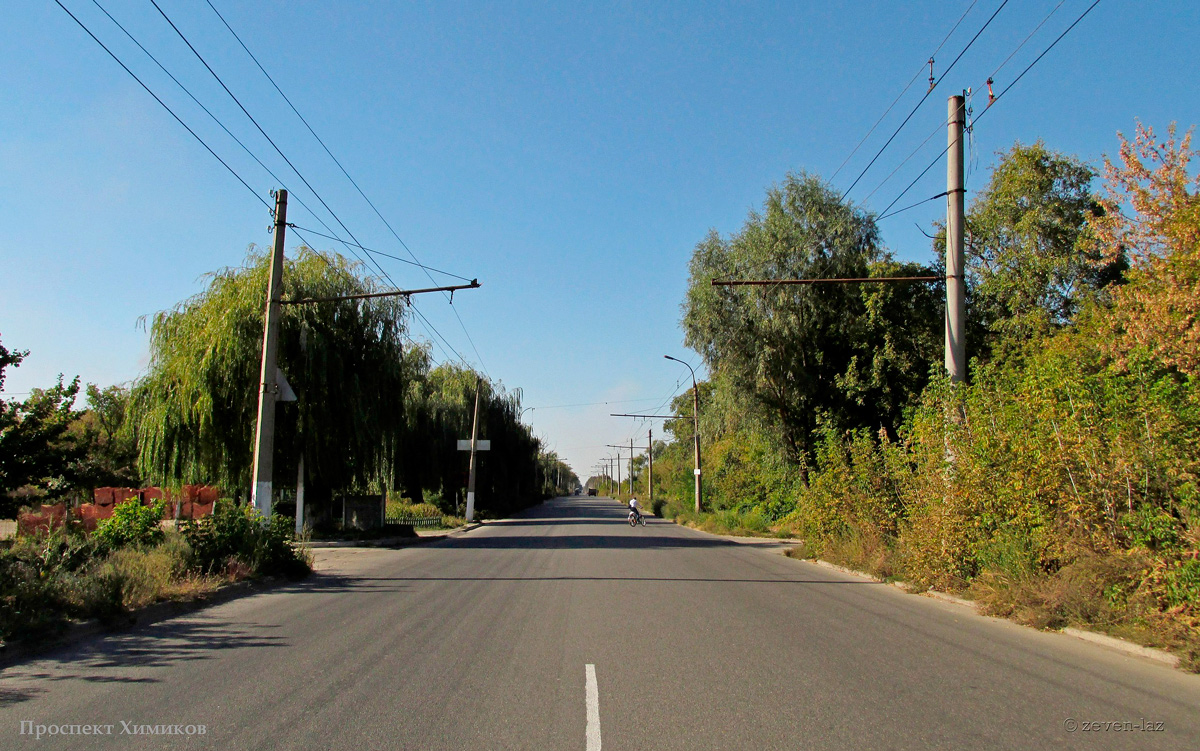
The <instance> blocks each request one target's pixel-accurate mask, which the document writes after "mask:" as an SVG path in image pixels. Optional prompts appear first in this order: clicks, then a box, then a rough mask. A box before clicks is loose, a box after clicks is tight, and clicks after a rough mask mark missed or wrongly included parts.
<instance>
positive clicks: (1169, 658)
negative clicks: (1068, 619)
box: [1059, 626, 1180, 668]
mask: <svg viewBox="0 0 1200 751" xmlns="http://www.w3.org/2000/svg"><path fill="white" fill-rule="evenodd" d="M1059 633H1061V634H1063V635H1065V636H1073V637H1075V638H1076V639H1083V640H1084V641H1087V642H1091V643H1092V644H1099V645H1100V646H1102V647H1107V648H1109V649H1115V650H1116V651H1118V652H1123V653H1125V654H1127V655H1132V656H1134V657H1143V658H1145V659H1147V660H1154V661H1155V662H1161V663H1162V664H1164V665H1169V666H1171V667H1173V668H1178V667H1179V663H1180V660H1179V656H1178V655H1173V654H1171V653H1170V652H1168V651H1166V650H1165V649H1155V648H1154V647H1143V646H1142V645H1140V644H1134V643H1133V642H1131V641H1125V640H1124V639H1118V638H1117V637H1115V636H1109V635H1107V634H1098V633H1096V632H1095V631H1084V630H1083V629H1079V628H1071V627H1070V626H1068V627H1067V628H1064V629H1063V630H1062V631H1060V632H1059Z"/></svg>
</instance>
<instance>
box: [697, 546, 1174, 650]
mask: <svg viewBox="0 0 1200 751" xmlns="http://www.w3.org/2000/svg"><path fill="white" fill-rule="evenodd" d="M688 528H689V529H694V527H688ZM695 531H697V532H702V531H703V530H698V529H697V530H695ZM705 534H713V533H712V532H705ZM714 536H716V537H723V538H725V539H728V540H733V541H734V542H737V543H739V544H743V545H751V546H753V545H754V543H753V542H750V541H752V540H758V539H770V538H755V537H751V538H742V537H734V536H733V535H714ZM797 542H802V541H797ZM785 557H787V558H791V556H785ZM793 560H797V561H801V562H803V563H811V564H813V565H814V566H820V567H822V568H828V569H832V570H834V571H839V572H841V573H843V574H849V575H851V576H858V577H862V578H865V579H870V580H871V581H875V582H878V583H880V584H890V585H891V586H893V587H896V588H897V589H901V590H903V591H905V592H909V593H912V594H919V595H921V596H923V597H929V598H932V599H934V600H941V601H942V602H948V603H950V604H952V605H958V606H959V607H962V608H966V609H968V610H970V611H971V612H972V613H975V614H976V615H980V616H983V617H985V618H990V617H992V616H985V615H984V614H983V613H980V604H979V603H978V602H975V601H974V600H967V599H965V598H962V597H958V596H957V595H952V594H950V593H948V592H939V591H938V590H936V589H928V590H925V591H924V592H916V591H914V587H912V585H910V584H908V583H907V582H902V581H894V582H885V581H884V580H882V579H880V578H879V577H877V576H872V575H871V574H868V573H866V572H865V571H856V570H854V569H852V568H847V567H845V566H839V565H838V564H836V563H830V562H829V561H822V560H821V559H819V558H795V559H793ZM1000 620H1004V621H1006V622H1008V623H1013V621H1009V620H1008V619H1006V618H1001V619H1000ZM1047 633H1058V634H1062V635H1063V636H1070V637H1073V638H1076V639H1082V640H1083V641H1086V642H1091V643H1092V644H1096V645H1099V646H1101V647H1106V648H1108V649H1111V650H1114V651H1117V652H1121V653H1122V654H1126V655H1129V656H1131V657H1141V658H1143V659H1147V660H1153V661H1154V662H1157V663H1160V664H1162V665H1167V666H1169V667H1172V668H1179V664H1180V659H1179V657H1178V656H1177V655H1173V654H1171V653H1170V652H1168V651H1167V650H1165V649H1156V648H1154V647H1143V646H1142V645H1141V644H1136V643H1134V642H1131V641H1127V640H1125V639H1119V638H1117V637H1115V636H1108V635H1107V634H1101V633H1097V632H1095V631H1085V630H1083V629H1078V628H1072V627H1070V626H1068V627H1067V628H1064V629H1061V630H1059V631H1050V632H1047Z"/></svg>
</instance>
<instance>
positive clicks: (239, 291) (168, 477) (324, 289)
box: [131, 247, 409, 489]
mask: <svg viewBox="0 0 1200 751" xmlns="http://www.w3.org/2000/svg"><path fill="white" fill-rule="evenodd" d="M353 271H354V267H353V266H352V265H351V264H349V263H348V262H346V261H345V259H343V258H342V257H340V256H334V257H332V258H331V257H329V256H323V255H320V254H318V253H315V252H313V251H310V250H308V249H306V248H302V249H301V251H300V254H299V256H298V257H297V258H296V259H294V260H288V261H287V262H286V264H285V271H284V291H283V295H284V297H285V298H287V299H290V298H298V297H331V296H337V295H347V294H359V293H364V292H373V291H377V289H376V287H375V286H374V285H373V284H372V283H370V282H369V281H364V280H361V279H359V278H358V277H356V276H355V275H354V274H353ZM267 276H268V256H267V254H264V253H261V252H259V251H258V250H257V249H255V248H253V247H252V248H251V250H250V253H249V255H248V256H247V259H246V264H245V265H244V266H242V267H241V268H236V269H224V270H222V271H219V272H216V273H214V274H212V275H210V277H209V284H208V287H207V289H205V290H204V291H202V292H201V293H199V294H197V295H196V296H195V297H192V298H190V299H188V300H186V301H184V302H182V303H180V304H179V305H178V306H177V307H176V308H174V309H172V310H169V311H164V312H162V313H159V314H158V315H156V316H155V317H154V320H153V324H152V326H151V334H150V366H149V372H148V373H147V375H146V377H145V378H144V379H142V380H141V381H139V382H138V383H137V385H136V386H135V387H134V391H133V399H132V404H131V413H132V417H133V419H134V420H135V421H136V422H137V423H138V425H139V426H140V434H139V465H140V469H141V471H142V472H143V474H145V475H146V476H147V477H148V478H150V479H151V480H153V481H155V482H159V483H165V484H182V483H189V482H214V483H218V484H220V485H222V486H223V487H226V488H230V489H234V488H238V489H240V488H245V487H249V482H250V469H251V452H250V446H251V441H252V437H253V433H252V430H253V426H254V418H255V414H256V411H257V399H258V394H257V392H256V390H255V389H254V388H252V387H250V385H252V384H255V383H257V382H258V380H259V372H258V371H259V355H260V353H261V347H262V331H263V311H264V304H263V301H264V300H265V298H266V295H265V290H266V287H267ZM402 314H403V303H402V302H400V301H399V300H398V299H396V298H382V299H374V300H367V301H341V302H334V303H321V304H316V305H295V306H285V308H284V311H283V316H282V325H281V328H280V348H279V364H280V369H281V370H282V371H283V372H284V373H285V374H286V375H287V378H288V380H289V382H290V383H291V385H292V387H293V389H294V390H295V391H296V393H297V395H298V396H299V401H298V402H296V404H294V405H287V404H284V405H281V406H280V409H279V417H278V421H277V426H276V459H275V462H276V464H275V467H276V472H277V473H278V474H279V475H281V476H288V472H289V468H290V471H291V473H292V475H293V476H294V473H295V466H296V462H297V460H298V456H299V452H300V450H301V449H302V450H303V451H304V455H305V458H306V461H305V469H306V471H307V472H308V474H309V477H310V479H311V482H312V483H313V484H314V485H318V486H324V487H327V488H341V487H353V486H364V485H366V484H367V483H369V482H371V481H372V480H378V479H379V478H380V477H381V475H384V474H386V469H387V462H386V458H387V456H388V455H389V454H390V453H392V451H393V447H392V440H393V437H394V436H395V435H396V434H397V433H398V432H399V431H400V430H402V429H403V427H404V419H405V416H404V410H403V404H402V399H403V396H404V394H405V391H406V385H407V382H408V378H407V375H406V367H407V365H408V364H409V361H408V359H407V358H406V356H405V352H404V349H403V346H402V337H403V335H404V330H405V329H404V323H403V315H402Z"/></svg>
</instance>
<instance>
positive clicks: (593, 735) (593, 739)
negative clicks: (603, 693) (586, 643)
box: [584, 664, 600, 751]
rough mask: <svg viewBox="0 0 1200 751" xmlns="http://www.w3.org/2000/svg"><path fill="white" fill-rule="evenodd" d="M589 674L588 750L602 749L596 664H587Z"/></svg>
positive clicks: (596, 750) (586, 671) (587, 691)
mask: <svg viewBox="0 0 1200 751" xmlns="http://www.w3.org/2000/svg"><path fill="white" fill-rule="evenodd" d="M584 673H585V675H586V676H587V686H586V689H585V691H586V694H587V751H600V689H599V687H597V686H596V666H595V665H591V664H589V665H586V666H585V669H584Z"/></svg>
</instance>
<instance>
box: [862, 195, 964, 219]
mask: <svg viewBox="0 0 1200 751" xmlns="http://www.w3.org/2000/svg"><path fill="white" fill-rule="evenodd" d="M948 195H950V191H947V190H943V191H942V192H941V193H938V194H937V195H936V196H930V197H929V198H923V199H921V200H920V201H917V202H916V203H910V204H909V205H907V206H905V207H904V208H902V209H896V210H895V211H893V212H891V213H889V214H884V215H883V216H881V217H879V219H877V220H876V221H880V222H881V221H883V220H884V219H887V218H888V217H893V216H896V215H897V214H903V213H904V212H905V211H908V210H909V209H915V208H916V207H918V206H922V205H924V204H927V203H929V202H930V201H936V200H937V199H939V198H944V197H946V196H948Z"/></svg>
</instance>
